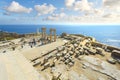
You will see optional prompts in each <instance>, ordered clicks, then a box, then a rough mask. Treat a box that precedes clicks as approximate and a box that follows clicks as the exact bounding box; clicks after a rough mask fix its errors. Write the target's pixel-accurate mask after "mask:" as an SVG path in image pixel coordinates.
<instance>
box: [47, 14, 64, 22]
mask: <svg viewBox="0 0 120 80" xmlns="http://www.w3.org/2000/svg"><path fill="white" fill-rule="evenodd" d="M64 17H66V14H65V13H60V14H52V15H51V16H48V17H47V18H46V19H45V20H52V21H54V20H59V21H60V20H63V18H64Z"/></svg>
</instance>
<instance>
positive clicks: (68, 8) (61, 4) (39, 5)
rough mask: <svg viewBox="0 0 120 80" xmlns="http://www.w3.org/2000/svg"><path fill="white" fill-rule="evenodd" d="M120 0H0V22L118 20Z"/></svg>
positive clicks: (74, 22) (100, 21) (93, 22)
mask: <svg viewBox="0 0 120 80" xmlns="http://www.w3.org/2000/svg"><path fill="white" fill-rule="evenodd" d="M119 4H120V0H0V24H109V23H111V24H119V23H120V6H119Z"/></svg>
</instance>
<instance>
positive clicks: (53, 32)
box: [50, 28, 56, 42]
mask: <svg viewBox="0 0 120 80" xmlns="http://www.w3.org/2000/svg"><path fill="white" fill-rule="evenodd" d="M53 36H54V39H53ZM52 41H56V29H53V28H51V29H50V42H52Z"/></svg>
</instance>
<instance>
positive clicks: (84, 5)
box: [74, 0, 92, 11]
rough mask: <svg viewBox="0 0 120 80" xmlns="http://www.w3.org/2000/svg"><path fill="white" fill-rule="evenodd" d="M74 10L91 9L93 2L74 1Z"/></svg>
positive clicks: (84, 0) (85, 0)
mask: <svg viewBox="0 0 120 80" xmlns="http://www.w3.org/2000/svg"><path fill="white" fill-rule="evenodd" d="M74 10H76V11H90V10H92V3H90V2H88V1H87V0H81V1H76V2H75V3H74Z"/></svg>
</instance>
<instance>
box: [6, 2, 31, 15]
mask: <svg viewBox="0 0 120 80" xmlns="http://www.w3.org/2000/svg"><path fill="white" fill-rule="evenodd" d="M5 10H6V11H7V12H13V13H30V12H31V11H32V8H26V7H24V6H22V5H20V4H19V3H18V2H15V1H12V3H11V4H10V5H9V6H8V7H6V8H5Z"/></svg>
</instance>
